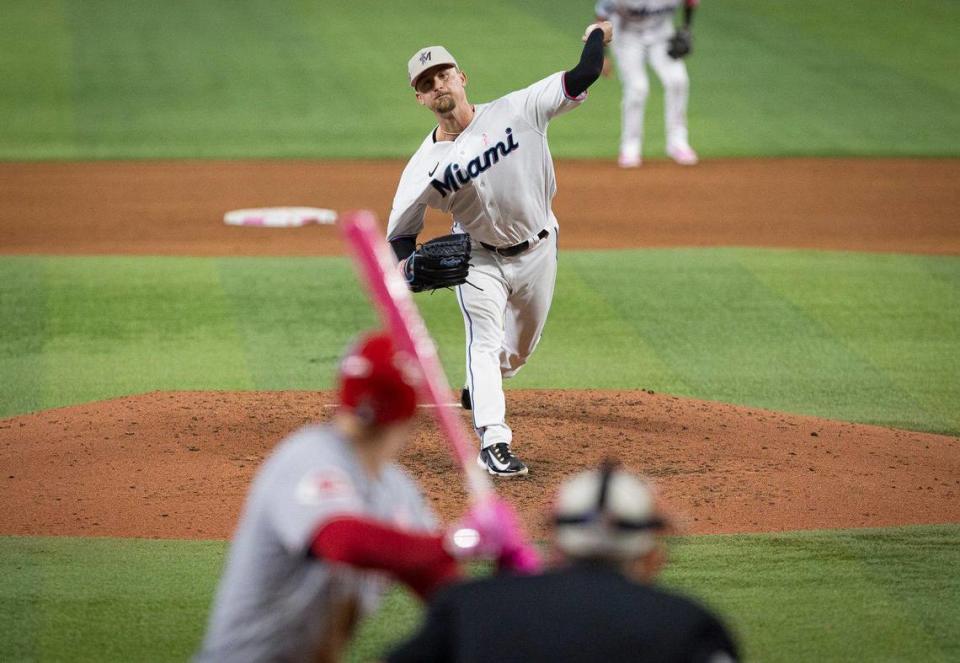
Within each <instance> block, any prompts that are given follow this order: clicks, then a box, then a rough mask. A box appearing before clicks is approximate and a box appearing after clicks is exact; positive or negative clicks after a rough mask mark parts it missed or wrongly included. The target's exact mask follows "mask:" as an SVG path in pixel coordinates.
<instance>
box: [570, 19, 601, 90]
mask: <svg viewBox="0 0 960 663" xmlns="http://www.w3.org/2000/svg"><path fill="white" fill-rule="evenodd" d="M601 71H603V30H601V29H600V28H597V29H596V30H594V31H593V32H591V33H590V36H589V37H587V43H586V44H584V46H583V53H582V54H581V55H580V62H579V63H578V64H577V66H576V67H574V68H573V69H571V70H570V71H568V72H566V73H564V74H563V89H565V90H566V91H567V94H568V95H569V96H571V97H579V96H580V95H581V94H583V92H584V90H586V89H587V88H588V87H590V86H591V85H593V83H594V81H596V80H597V79H598V78H600V72H601Z"/></svg>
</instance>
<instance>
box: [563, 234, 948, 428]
mask: <svg viewBox="0 0 960 663" xmlns="http://www.w3.org/2000/svg"><path fill="white" fill-rule="evenodd" d="M840 256H842V257H840ZM840 256H838V255H837V254H831V253H829V252H800V251H755V250H740V249H719V250H708V251H704V250H699V249H674V250H656V251H639V252H638V251H622V252H605V253H598V252H583V253H573V254H571V255H570V256H568V258H567V261H568V262H570V263H572V264H573V266H574V269H575V270H577V271H578V273H580V274H581V275H582V276H583V278H584V279H585V280H586V281H587V282H588V283H589V284H590V285H591V286H592V287H593V289H594V290H595V291H596V292H597V293H598V296H602V297H605V298H606V299H607V300H608V302H609V303H610V305H611V307H612V308H613V309H614V310H615V311H616V312H617V314H618V315H619V316H620V317H621V318H622V319H623V320H624V321H626V322H628V323H629V324H631V325H633V326H634V327H635V329H636V330H637V333H638V335H640V336H642V337H643V338H645V339H646V341H647V343H648V344H650V345H651V346H653V347H654V348H655V350H656V352H657V353H659V355H660V357H661V359H662V361H663V363H664V364H666V365H667V366H670V367H671V369H672V370H673V371H674V372H675V373H676V374H677V375H678V376H680V377H681V379H682V383H666V384H660V385H657V386H656V388H658V389H659V390H661V391H668V392H671V393H677V394H682V395H687V396H694V397H699V398H708V399H713V400H720V401H725V402H731V403H739V404H744V405H755V406H760V407H765V408H770V409H774V410H786V411H791V412H798V413H807V414H816V415H819V416H825V417H829V418H834V419H842V420H851V421H866V422H871V423H881V424H888V425H904V424H903V422H904V421H908V420H909V421H913V422H920V421H922V422H924V423H923V424H922V425H921V426H922V428H923V429H924V430H934V431H949V430H955V428H953V427H952V426H953V424H951V422H950V420H947V419H944V418H943V417H941V416H939V415H938V414H937V413H938V410H937V407H936V403H937V402H939V401H940V400H949V394H950V393H951V392H952V391H953V390H954V389H955V386H954V385H953V381H952V380H950V379H949V371H947V372H944V371H939V372H935V373H934V374H933V375H929V376H927V378H926V385H927V393H929V392H930V391H932V392H934V393H935V394H936V396H935V397H934V399H935V400H932V401H931V400H929V399H928V400H924V397H925V393H920V392H911V391H910V385H909V384H903V383H901V382H900V381H899V380H898V379H897V377H898V374H897V372H896V371H895V370H893V368H894V367H895V368H896V369H897V370H899V371H902V372H904V373H905V374H909V373H910V372H911V371H913V370H914V369H913V364H914V356H915V355H917V354H920V355H925V357H924V361H925V362H926V363H930V364H933V363H936V362H945V363H946V364H948V365H949V364H951V363H952V362H954V361H955V360H954V356H955V355H956V353H958V352H960V337H958V335H957V334H956V333H955V327H951V324H950V320H951V319H952V317H953V315H954V314H953V313H948V312H946V311H945V307H948V306H949V305H950V303H951V302H952V298H951V296H950V295H949V293H946V292H943V289H942V288H941V289H939V290H938V289H933V290H932V291H931V292H927V293H926V294H925V297H927V298H929V303H928V308H929V312H930V315H931V316H932V317H933V318H934V319H935V320H936V325H935V326H934V327H933V328H932V329H928V333H927V335H926V337H920V338H918V339H917V340H916V341H915V342H912V341H911V340H910V339H911V336H910V334H911V330H912V329H913V327H912V323H911V322H910V320H911V316H910V314H909V311H910V309H911V307H912V306H914V304H913V299H912V294H911V293H910V292H904V291H902V290H898V289H897V286H896V283H897V282H898V281H899V280H900V279H901V278H902V272H903V271H904V269H906V268H907V265H909V264H913V263H914V261H916V260H920V261H924V260H926V258H919V257H908V256H879V255H870V254H840ZM947 261H948V262H949V263H950V265H951V267H950V269H951V270H957V269H960V260H956V259H949V258H948V259H947ZM752 268H757V269H765V270H766V277H765V278H767V279H770V280H774V281H775V280H776V279H777V278H781V279H782V281H783V282H785V283H787V282H788V283H790V284H791V288H792V291H793V292H794V293H809V294H808V296H810V297H814V296H816V293H818V292H822V291H823V290H824V289H825V287H826V286H825V285H824V283H825V282H827V283H829V282H832V281H834V280H842V279H843V278H847V279H849V278H850V274H854V275H855V276H856V280H857V281H858V282H859V283H860V284H861V287H851V288H847V289H846V290H841V291H839V292H837V293H836V294H835V295H834V297H833V299H834V301H835V302H836V305H837V306H838V307H839V308H842V309H844V310H845V311H846V314H845V315H846V316H847V317H848V318H849V319H851V320H857V321H858V322H859V324H861V325H867V326H864V327H863V328H861V329H859V330H857V329H856V327H855V326H854V325H853V324H852V323H851V325H850V327H849V328H845V331H847V332H849V333H850V334H854V332H856V335H855V336H853V337H852V338H851V339H849V340H848V339H846V338H843V337H842V336H839V335H838V334H837V333H836V332H835V331H834V330H833V329H831V328H830V327H829V326H827V325H826V324H824V323H823V322H822V321H821V320H820V319H818V318H817V317H814V316H812V315H811V314H809V313H808V312H807V311H806V310H804V309H803V308H802V307H800V306H798V305H797V304H795V303H794V302H793V301H792V300H791V299H790V298H788V297H786V296H784V295H783V294H781V293H779V292H777V291H775V290H773V289H771V287H769V286H768V285H767V284H766V283H765V282H764V281H763V280H761V279H760V278H758V277H757V276H756V275H755V274H754V273H753V272H752V271H751V269H752ZM776 275H780V276H779V277H778V276H776ZM826 291H827V292H828V293H829V292H836V290H831V289H829V288H827V289H826ZM877 292H885V293H887V295H885V296H886V297H887V300H886V301H887V307H886V308H885V309H884V315H873V314H869V313H868V312H869V311H870V310H872V308H873V303H872V302H873V299H874V298H875V297H877V296H879V295H877V294H874V293H877ZM897 292H899V293H900V296H899V297H898V296H895V295H893V293H897ZM930 336H933V337H934V338H935V340H936V342H935V343H930V342H929V339H930ZM864 339H871V342H872V343H873V346H872V347H873V350H874V354H879V352H880V349H882V350H883V352H884V356H885V357H886V358H887V361H888V362H889V363H888V365H887V366H886V369H887V370H881V369H880V368H878V367H877V366H875V365H874V364H873V363H871V361H870V360H869V359H867V358H865V357H864V355H863V353H864V349H863V348H861V347H860V346H859V345H858V343H859V342H860V341H861V340H864ZM903 343H906V344H907V345H908V346H909V347H907V348H904V347H902V344H903ZM945 373H946V374H945ZM600 375H603V376H604V378H605V379H604V378H602V381H603V384H602V386H603V387H608V388H614V387H616V388H622V387H627V386H629V385H630V384H631V383H633V384H645V385H649V381H646V380H643V376H641V375H637V374H635V373H634V372H632V371H631V367H630V365H629V363H628V362H626V361H624V362H623V363H621V364H620V366H619V367H618V368H617V370H613V371H608V372H603V373H600ZM685 385H689V386H685ZM914 426H916V424H913V425H909V426H908V427H914Z"/></svg>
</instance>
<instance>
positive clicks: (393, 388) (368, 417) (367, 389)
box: [339, 332, 419, 426]
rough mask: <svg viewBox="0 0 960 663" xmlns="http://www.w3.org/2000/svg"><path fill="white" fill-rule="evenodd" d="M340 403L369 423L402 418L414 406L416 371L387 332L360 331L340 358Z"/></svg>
mask: <svg viewBox="0 0 960 663" xmlns="http://www.w3.org/2000/svg"><path fill="white" fill-rule="evenodd" d="M339 377H340V404H341V406H342V407H343V408H345V409H347V410H349V411H351V412H353V413H354V414H356V415H357V416H358V417H360V418H361V419H363V420H364V421H365V422H367V423H368V424H371V425H377V426H380V425H384V424H392V423H397V422H400V421H406V420H407V419H409V418H410V417H412V416H413V414H414V412H415V411H416V407H417V393H416V385H417V383H418V381H419V372H418V371H417V369H416V366H415V364H414V363H413V361H412V360H411V359H410V357H409V355H408V354H407V353H405V352H401V351H398V350H397V349H396V348H395V347H394V344H393V339H391V338H390V337H389V336H388V335H387V334H385V333H383V332H372V333H368V334H365V335H363V336H362V337H361V338H360V339H359V340H358V341H357V342H356V343H355V344H354V346H353V347H352V348H350V350H349V351H348V352H347V355H346V356H345V357H344V358H343V361H342V362H340V375H339Z"/></svg>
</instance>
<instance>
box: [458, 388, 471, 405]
mask: <svg viewBox="0 0 960 663" xmlns="http://www.w3.org/2000/svg"><path fill="white" fill-rule="evenodd" d="M460 407H462V408H463V409H464V410H472V409H473V403H472V402H471V401H470V390H469V389H467V388H466V387H464V388H463V389H461V390H460Z"/></svg>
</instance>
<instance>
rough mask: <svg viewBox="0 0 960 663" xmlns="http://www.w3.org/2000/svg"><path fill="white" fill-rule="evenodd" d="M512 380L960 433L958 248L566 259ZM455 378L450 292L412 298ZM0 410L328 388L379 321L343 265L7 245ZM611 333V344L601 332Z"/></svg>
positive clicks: (457, 350) (458, 371) (457, 323)
mask: <svg viewBox="0 0 960 663" xmlns="http://www.w3.org/2000/svg"><path fill="white" fill-rule="evenodd" d="M558 281H559V282H558V288H557V295H556V299H555V302H554V308H553V310H552V312H551V317H550V320H549V322H548V324H547V329H546V331H545V334H544V338H543V342H542V344H541V346H540V348H539V349H538V350H537V355H536V356H535V357H534V359H533V361H531V363H530V365H529V366H528V367H526V368H525V369H524V371H523V372H521V373H520V375H519V376H518V377H517V378H516V379H514V380H512V381H511V382H509V383H508V387H510V388H591V389H636V388H647V389H654V390H657V391H665V392H670V393H674V394H678V395H687V396H693V397H699V398H705V399H710V400H719V401H725V402H731V403H741V404H745V405H751V406H759V407H765V408H770V409H775V410H784V411H790V412H798V413H808V414H816V415H821V416H825V417H829V418H835V419H842V420H849V421H861V422H869V423H879V424H884V425H891V426H898V427H904V428H911V429H918V430H928V431H938V432H948V433H952V434H957V433H958V432H960V410H958V408H957V407H956V404H957V403H960V383H958V381H957V380H956V376H957V375H960V334H958V333H957V329H960V259H958V258H953V257H930V256H902V255H884V254H862V253H831V252H811V251H764V250H754V249H671V250H634V251H611V252H595V253H594V252H565V253H563V254H562V256H561V259H560V274H559V277H558ZM416 301H417V302H418V304H419V305H420V307H421V309H422V311H423V314H424V317H425V318H426V320H427V322H428V326H429V328H430V330H431V332H432V333H433V335H434V336H435V338H436V339H437V342H438V344H439V346H440V354H441V359H442V361H443V362H444V365H445V367H446V369H447V374H448V378H449V380H450V382H451V383H452V384H458V383H459V382H460V380H462V379H463V375H462V362H463V347H462V344H463V326H462V322H461V316H460V313H459V311H458V309H457V305H456V302H455V299H454V297H453V296H452V294H451V293H447V292H439V293H436V294H434V295H426V294H425V295H419V296H417V297H416ZM0 317H2V318H3V319H4V320H5V321H7V322H6V324H4V325H3V326H0V374H2V375H4V376H5V378H6V379H5V380H3V381H0V416H2V417H7V416H12V415H15V414H18V413H24V412H28V411H33V410H39V409H45V408H51V407H57V406H62V405H68V404H74V403H83V402H87V401H91V400H98V399H104V398H111V397H118V396H123V395H127V394H131V393H140V392H147V391H152V390H175V389H222V390H251V389H258V390H259V389H264V390H280V389H323V388H327V387H329V386H330V385H331V378H332V376H333V374H334V371H335V366H336V362H337V360H338V358H339V356H340V353H341V352H342V349H343V347H344V346H345V345H346V344H347V342H348V341H349V339H350V338H351V337H352V336H353V335H355V334H356V333H358V332H359V331H361V330H363V329H366V328H369V327H371V326H373V325H374V324H375V322H376V321H375V317H374V313H373V310H372V309H371V307H370V306H369V304H368V303H367V301H366V298H365V297H364V296H363V295H362V293H361V292H360V289H359V284H358V283H357V281H356V278H355V276H354V275H353V271H352V268H351V266H350V264H349V261H348V260H347V259H346V258H295V259H291V258H219V259H213V258H128V257H99V258H98V257H90V258H63V257H59V258H58V257H5V258H0ZM599 339H602V341H603V342H602V343H598V342H597V341H598V340H599Z"/></svg>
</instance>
